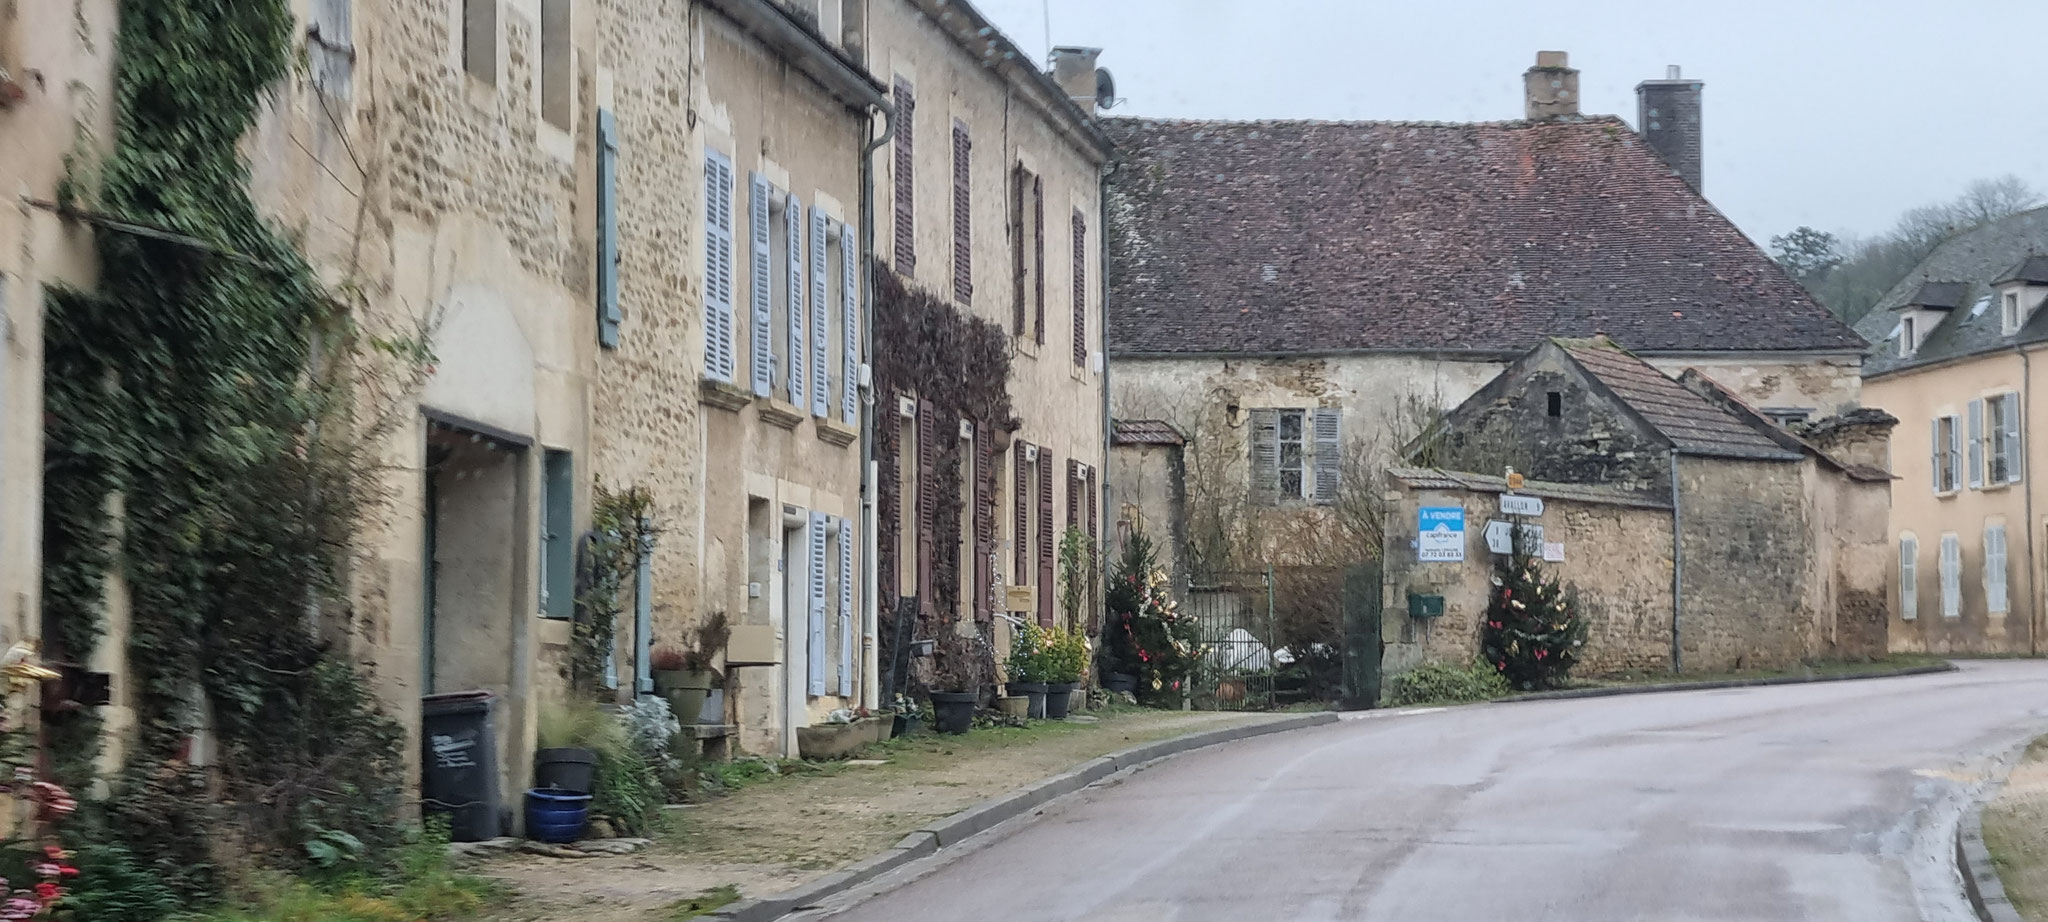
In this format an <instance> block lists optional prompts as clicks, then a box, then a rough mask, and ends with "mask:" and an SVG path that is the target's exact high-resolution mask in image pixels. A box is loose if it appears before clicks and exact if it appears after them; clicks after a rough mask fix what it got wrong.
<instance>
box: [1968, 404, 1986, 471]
mask: <svg viewBox="0 0 2048 922" xmlns="http://www.w3.org/2000/svg"><path fill="white" fill-rule="evenodd" d="M1968 415H1969V420H1968V423H1967V425H1968V426H1969V428H1970V444H1969V461H1970V488H1971V489H1976V488H1978V487H1981V486H1983V485H1984V401H1982V400H1972V401H1970V409H1969V413H1968Z"/></svg>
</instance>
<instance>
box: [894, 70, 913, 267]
mask: <svg viewBox="0 0 2048 922" xmlns="http://www.w3.org/2000/svg"><path fill="white" fill-rule="evenodd" d="M895 96H896V163H895V166H894V168H893V169H892V170H891V171H890V172H891V176H890V181H891V183H892V184H893V185H894V186H895V190H896V191H895V194H894V195H893V196H891V198H892V199H893V201H892V202H891V204H892V205H893V209H892V210H893V211H894V213H895V220H894V221H893V222H892V223H893V229H894V237H895V244H896V271H897V273H898V274H900V275H902V276H904V277H905V278H908V277H910V275H911V274H912V273H914V272H916V271H917V234H916V226H915V224H914V223H913V216H914V215H915V214H916V199H915V196H914V195H913V193H914V191H915V189H916V184H915V183H914V182H913V181H912V180H913V178H914V176H915V174H914V172H913V171H912V169H911V167H912V164H914V163H915V162H916V158H915V157H914V156H912V151H911V141H912V139H914V138H916V137H917V131H916V129H917V119H916V117H915V115H916V112H917V103H916V99H915V98H914V97H913V95H912V94H911V91H910V81H908V80H905V79H903V78H902V77H897V78H896V87H895Z"/></svg>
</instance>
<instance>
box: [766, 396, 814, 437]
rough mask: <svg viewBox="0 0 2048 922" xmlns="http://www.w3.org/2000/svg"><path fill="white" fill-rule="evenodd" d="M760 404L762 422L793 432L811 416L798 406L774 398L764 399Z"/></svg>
mask: <svg viewBox="0 0 2048 922" xmlns="http://www.w3.org/2000/svg"><path fill="white" fill-rule="evenodd" d="M759 403H760V406H759V410H760V413H761V421H762V422H765V423H768V424H769V425H772V426H780V427H782V428H784V429H789V430H792V431H794V430H795V429H796V427H797V425H798V424H800V423H802V422H803V421H804V419H805V418H806V417H808V416H809V415H810V414H808V413H805V412H804V411H803V410H801V409H798V408H797V406H796V404H793V403H789V402H787V401H782V400H776V399H775V398H773V397H763V398H761V399H760V401H759Z"/></svg>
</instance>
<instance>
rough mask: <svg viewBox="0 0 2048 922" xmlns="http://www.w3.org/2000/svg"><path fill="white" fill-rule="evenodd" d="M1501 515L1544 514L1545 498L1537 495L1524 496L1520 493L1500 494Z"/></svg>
mask: <svg viewBox="0 0 2048 922" xmlns="http://www.w3.org/2000/svg"><path fill="white" fill-rule="evenodd" d="M1500 514H1501V515H1542V514H1543V499H1542V497H1537V496H1523V495H1522V494H1520V493H1502V494H1501V495H1500Z"/></svg>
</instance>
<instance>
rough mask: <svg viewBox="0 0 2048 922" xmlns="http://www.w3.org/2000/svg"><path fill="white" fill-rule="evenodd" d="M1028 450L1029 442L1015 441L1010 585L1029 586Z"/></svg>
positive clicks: (1029, 503)
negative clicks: (1026, 457) (1026, 458)
mask: <svg viewBox="0 0 2048 922" xmlns="http://www.w3.org/2000/svg"><path fill="white" fill-rule="evenodd" d="M1030 451H1031V443H1030V442H1026V441H1024V440H1023V439H1018V440H1017V448H1016V452H1017V457H1016V458H1015V459H1014V460H1013V462H1012V463H1013V464H1015V465H1016V471H1015V472H1014V474H1013V476H1012V477H1011V478H1010V505H1011V506H1012V507H1013V509H1014V511H1015V515H1014V518H1015V521H1014V522H1012V523H1011V528H1010V553H1011V557H1012V558H1014V559H1013V560H1012V564H1013V566H1014V569H1012V570H1011V571H1010V582H1011V583H1013V584H1015V585H1018V586H1028V585H1031V571H1032V567H1031V505H1032V500H1031V482H1032V476H1031V462H1030V461H1027V460H1025V456H1026V455H1028V454H1029V453H1030Z"/></svg>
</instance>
